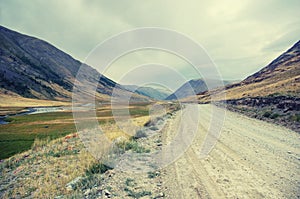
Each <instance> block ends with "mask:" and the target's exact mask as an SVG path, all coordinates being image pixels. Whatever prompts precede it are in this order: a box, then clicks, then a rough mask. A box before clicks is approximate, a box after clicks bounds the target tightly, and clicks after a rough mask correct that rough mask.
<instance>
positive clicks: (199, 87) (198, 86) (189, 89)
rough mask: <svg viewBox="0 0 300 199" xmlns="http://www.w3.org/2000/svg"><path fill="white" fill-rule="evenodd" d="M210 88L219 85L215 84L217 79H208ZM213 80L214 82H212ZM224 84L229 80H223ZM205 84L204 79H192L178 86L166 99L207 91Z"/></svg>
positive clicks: (180, 97)
mask: <svg viewBox="0 0 300 199" xmlns="http://www.w3.org/2000/svg"><path fill="white" fill-rule="evenodd" d="M209 81H210V85H212V86H211V89H213V88H216V87H218V86H219V84H217V82H218V81H213V80H209ZM214 82H215V83H214ZM223 83H224V85H227V84H230V83H232V82H230V81H223ZM207 89H208V88H207V85H206V83H205V81H204V80H202V79H192V80H190V81H188V82H186V83H185V84H183V85H182V86H181V87H180V88H178V89H177V90H176V91H175V92H174V93H173V94H171V95H169V96H168V97H167V98H166V100H175V99H182V98H186V97H189V96H193V95H194V96H195V95H196V94H198V93H201V92H204V91H207Z"/></svg>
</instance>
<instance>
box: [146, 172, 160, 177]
mask: <svg viewBox="0 0 300 199" xmlns="http://www.w3.org/2000/svg"><path fill="white" fill-rule="evenodd" d="M147 174H148V178H155V177H157V176H159V173H156V172H153V171H149V172H148V173H147Z"/></svg>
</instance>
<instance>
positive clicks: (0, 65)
mask: <svg viewBox="0 0 300 199" xmlns="http://www.w3.org/2000/svg"><path fill="white" fill-rule="evenodd" d="M81 65H82V63H81V62H79V61H78V60H76V59H74V58H72V57H71V56H70V55H68V54H66V53H64V52H63V51H61V50H59V49H57V48H56V47H54V46H53V45H51V44H49V43H47V42H45V41H43V40H40V39H37V38H34V37H30V36H27V35H23V34H20V33H18V32H15V31H12V30H9V29H7V28H5V27H3V26H0V79H1V81H0V93H1V94H12V95H18V96H22V97H26V98H35V99H50V100H60V101H69V100H70V98H71V95H72V89H73V85H74V84H73V83H74V80H75V77H76V74H77V71H78V70H79V68H80V66H81ZM83 67H84V68H83V70H84V71H85V76H84V77H83V78H82V80H81V81H82V82H80V83H82V84H89V83H94V82H98V89H97V91H98V92H99V96H101V97H102V98H107V97H109V95H111V93H112V89H113V88H114V87H117V88H119V89H120V90H121V91H122V92H125V93H126V92H128V91H127V90H123V89H122V88H121V87H120V86H119V85H118V84H116V83H115V82H114V81H112V80H110V79H108V78H106V77H105V76H102V78H101V79H100V80H96V79H95V77H97V76H98V75H99V73H98V72H97V71H96V70H95V69H93V68H92V67H90V66H88V65H83ZM136 97H137V98H138V95H136ZM139 97H140V96H139ZM142 98H143V97H142Z"/></svg>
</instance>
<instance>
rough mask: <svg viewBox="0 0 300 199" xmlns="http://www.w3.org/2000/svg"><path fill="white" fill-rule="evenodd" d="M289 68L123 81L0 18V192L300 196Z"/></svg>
mask: <svg viewBox="0 0 300 199" xmlns="http://www.w3.org/2000/svg"><path fill="white" fill-rule="evenodd" d="M80 70H82V74H81V75H79V76H80V77H78V74H77V73H78V71H80ZM158 72H159V71H158ZM143 75H145V74H142V75H140V76H141V77H143ZM299 75H300V41H298V42H296V43H295V44H294V45H293V46H292V47H291V48H289V49H288V50H287V51H285V52H284V53H282V54H281V55H280V56H279V57H277V58H276V59H274V61H272V62H271V63H270V64H268V65H267V66H265V67H263V68H261V69H260V70H259V71H257V72H256V73H254V74H252V75H249V76H248V77H246V78H245V79H244V80H242V81H227V80H222V82H223V83H224V85H225V87H224V88H222V87H218V86H217V85H219V84H216V85H214V84H213V83H214V82H218V81H217V80H215V79H213V78H212V79H207V80H208V81H211V83H212V84H211V85H212V88H211V89H210V90H208V89H207V85H206V82H205V81H204V80H203V79H200V78H197V79H188V80H187V81H186V82H184V83H183V84H182V85H181V86H179V88H177V89H175V90H173V91H171V90H170V89H168V87H167V86H162V85H159V84H152V85H151V84H149V85H142V86H139V85H121V84H119V83H117V82H115V81H113V80H112V79H109V78H108V77H106V76H104V75H102V74H100V73H99V72H98V71H97V70H96V69H94V68H93V67H92V66H89V65H87V64H85V63H83V62H80V61H78V60H76V59H74V58H73V57H71V56H70V55H68V54H67V53H65V52H63V51H62V50H60V49H58V48H56V47H55V46H53V45H52V44H50V43H48V42H46V41H43V40H40V39H38V38H35V37H31V36H27V35H24V34H21V33H18V32H16V31H13V30H10V29H8V28H5V27H3V26H0V78H1V79H0V80H1V81H0V173H1V176H0V198H55V199H61V198H156V199H158V198H170V199H173V198H270V199H271V198H299V197H300V192H299V184H300V181H299V179H300V173H299V170H300V151H299V148H300V140H299V139H300V137H299V127H300V119H299V117H300V108H299V107H300V84H299V83H300V77H299ZM100 77H101V78H100ZM75 82H76V83H77V84H76V83H75ZM74 93H75V94H74ZM224 96H226V97H224ZM81 100H82V101H81ZM30 113H33V114H30ZM78 115H80V116H81V117H76V116H78ZM93 121H96V122H95V123H93ZM80 124H81V125H82V126H84V127H85V128H78V127H79V126H80ZM89 124H94V126H93V125H89ZM76 127H77V128H76ZM99 129H101V130H99ZM98 149H99V150H98Z"/></svg>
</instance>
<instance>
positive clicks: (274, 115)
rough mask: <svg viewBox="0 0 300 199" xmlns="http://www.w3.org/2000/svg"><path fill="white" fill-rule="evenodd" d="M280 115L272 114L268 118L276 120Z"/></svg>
mask: <svg viewBox="0 0 300 199" xmlns="http://www.w3.org/2000/svg"><path fill="white" fill-rule="evenodd" d="M279 116H280V115H279V114H278V113H274V114H272V115H271V116H270V118H271V119H276V118H277V117H279Z"/></svg>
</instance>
